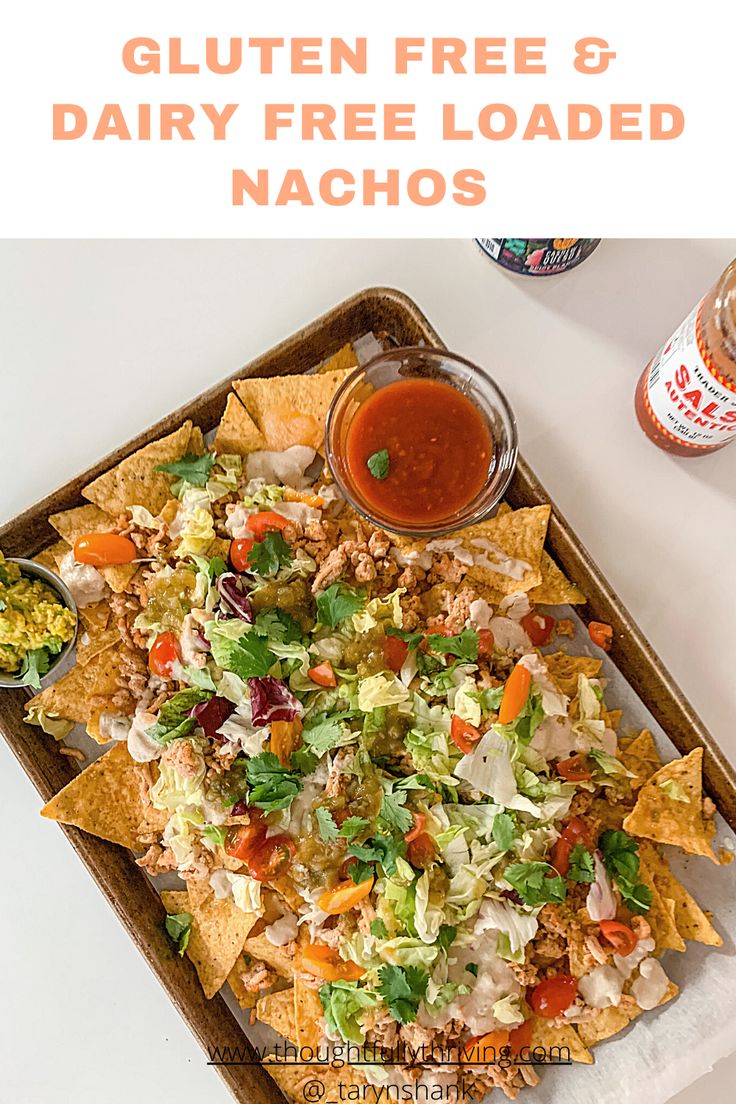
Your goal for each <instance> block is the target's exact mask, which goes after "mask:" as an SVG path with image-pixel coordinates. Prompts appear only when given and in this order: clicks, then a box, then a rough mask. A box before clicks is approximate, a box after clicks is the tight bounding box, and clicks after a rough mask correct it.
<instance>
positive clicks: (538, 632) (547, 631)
mask: <svg viewBox="0 0 736 1104" xmlns="http://www.w3.org/2000/svg"><path fill="white" fill-rule="evenodd" d="M556 624H557V621H556V619H555V618H554V617H550V616H549V615H548V614H546V613H537V612H536V610H532V611H531V613H528V614H527V615H526V617H522V619H521V627H522V629H523V630H524V632H525V633H526V635H527V636H528V637H529V639H530V640H531V642H532V644H533V645H534V647H535V648H541V647H542V645H543V644H546V643H547V641H548V640H549V638H550V637H551V635H552V632H553V630H554V627H555V625H556Z"/></svg>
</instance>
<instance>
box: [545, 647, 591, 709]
mask: <svg viewBox="0 0 736 1104" xmlns="http://www.w3.org/2000/svg"><path fill="white" fill-rule="evenodd" d="M542 658H543V659H544V662H545V663H546V664H547V670H548V671H549V673H550V676H551V677H552V680H553V682H554V683H555V685H556V686H557V688H558V689H559V690H560V692H561V693H563V694H567V696H568V697H569V698H573V697H575V695H576V694H577V692H578V675H585V677H586V678H597V677H598V675H599V674H600V673H601V667H602V666H603V663H602V661H601V660H600V659H593V658H592V657H591V656H572V655H568V654H567V653H566V652H553V653H552V654H551V655H546V656H543V657H542Z"/></svg>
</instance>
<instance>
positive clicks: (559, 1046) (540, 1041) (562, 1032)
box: [530, 1016, 593, 1066]
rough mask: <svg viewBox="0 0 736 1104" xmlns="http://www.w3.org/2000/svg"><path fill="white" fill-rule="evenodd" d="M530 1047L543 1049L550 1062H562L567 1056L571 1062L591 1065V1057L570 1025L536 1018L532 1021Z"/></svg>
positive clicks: (539, 1017)
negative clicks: (559, 1060)
mask: <svg viewBox="0 0 736 1104" xmlns="http://www.w3.org/2000/svg"><path fill="white" fill-rule="evenodd" d="M530 1046H531V1047H532V1048H533V1047H544V1049H545V1050H546V1051H547V1055H548V1057H549V1059H550V1060H551V1061H555V1060H558V1058H559V1059H561V1060H563V1061H564V1060H566V1057H567V1054H569V1055H570V1058H571V1060H572V1061H573V1062H583V1063H584V1064H585V1065H586V1066H589V1065H591V1063H592V1061H593V1055H592V1054H591V1053H590V1051H589V1050H588V1048H587V1047H586V1046H585V1045H584V1043H583V1042H582V1041H581V1039H580V1036H579V1035H578V1033H577V1031H576V1030H575V1028H574V1027H573V1025H572V1024H556V1023H554V1022H553V1021H552V1020H545V1019H544V1018H543V1017H541V1016H537V1017H536V1018H535V1020H534V1026H533V1028H532V1041H531V1044H530Z"/></svg>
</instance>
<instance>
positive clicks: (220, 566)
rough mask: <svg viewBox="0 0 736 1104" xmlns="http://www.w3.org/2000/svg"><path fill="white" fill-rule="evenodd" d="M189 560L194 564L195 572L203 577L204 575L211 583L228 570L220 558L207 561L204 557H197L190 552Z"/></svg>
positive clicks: (216, 557)
mask: <svg viewBox="0 0 736 1104" xmlns="http://www.w3.org/2000/svg"><path fill="white" fill-rule="evenodd" d="M189 559H190V560H191V561H192V562H193V563H194V565H195V567H196V568H197V571H201V572H202V574H203V575H206V576H207V577H208V579H209V581H210V582H211V583H212V582H214V581H215V579H217V578H219V576H220V575H224V573H225V572H226V571H228V570H229V569H228V566H227V564H226V563H225V561H224V560H223V559H222V557H221V556H213V557H212V559H211V560H208V559H207V557H206V556H197V555H196V554H195V553H194V552H192V553H190V556H189Z"/></svg>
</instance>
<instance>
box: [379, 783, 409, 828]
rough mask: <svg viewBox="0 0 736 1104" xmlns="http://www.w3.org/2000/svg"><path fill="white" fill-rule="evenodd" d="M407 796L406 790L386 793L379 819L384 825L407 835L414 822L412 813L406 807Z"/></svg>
mask: <svg viewBox="0 0 736 1104" xmlns="http://www.w3.org/2000/svg"><path fill="white" fill-rule="evenodd" d="M406 796H407V795H406V790H395V791H394V792H393V793H385V794H384V795H383V801H382V802H381V809H380V812H379V814H378V819H379V821H381V823H382V825H383V826H386V827H387V828H389V829H393V830H395V831H396V832H401V834H402V835H405V834H406V833H407V832H408V831H409V829H410V828H411V826H412V824H413V823H414V818H413V817H412V815H411V813H410V812H409V810H408V809H405V808H404V805H405V804H406Z"/></svg>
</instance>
